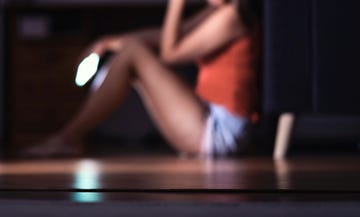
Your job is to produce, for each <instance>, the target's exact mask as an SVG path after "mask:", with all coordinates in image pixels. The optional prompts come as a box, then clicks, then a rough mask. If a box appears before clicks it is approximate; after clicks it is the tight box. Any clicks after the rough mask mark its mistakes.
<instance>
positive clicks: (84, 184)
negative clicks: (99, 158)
mask: <svg viewBox="0 0 360 217" xmlns="http://www.w3.org/2000/svg"><path fill="white" fill-rule="evenodd" d="M99 173H100V167H99V164H98V163H96V161H93V160H83V161H81V162H80V163H79V164H78V165H77V167H76V174H75V180H74V185H73V187H74V188H75V189H82V190H86V189H89V190H91V189H98V188H100V187H101V186H100V182H99V178H100V177H99ZM72 198H73V200H75V201H76V202H99V201H101V200H102V199H103V198H102V195H101V193H98V192H75V193H74V194H73V196H72Z"/></svg>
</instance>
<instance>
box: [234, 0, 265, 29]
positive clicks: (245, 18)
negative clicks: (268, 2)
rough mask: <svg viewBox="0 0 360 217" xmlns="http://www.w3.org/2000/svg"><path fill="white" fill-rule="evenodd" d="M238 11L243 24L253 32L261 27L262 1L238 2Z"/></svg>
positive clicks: (240, 0) (246, 0)
mask: <svg viewBox="0 0 360 217" xmlns="http://www.w3.org/2000/svg"><path fill="white" fill-rule="evenodd" d="M237 6H238V11H239V14H240V16H241V19H242V22H243V23H244V25H245V26H246V28H248V30H250V31H253V30H254V29H255V28H257V27H259V25H260V22H261V19H262V7H263V6H262V0H238V5H237Z"/></svg>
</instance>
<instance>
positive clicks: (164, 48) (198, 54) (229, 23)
mask: <svg viewBox="0 0 360 217" xmlns="http://www.w3.org/2000/svg"><path fill="white" fill-rule="evenodd" d="M185 2H186V1H185V0H170V1H169V5H168V10H167V14H166V18H165V19H166V20H165V23H164V27H163V35H162V43H161V55H162V58H163V59H164V60H165V61H166V62H168V63H173V64H175V63H184V62H190V61H194V60H196V59H199V58H203V57H206V56H208V55H210V54H212V53H213V52H215V51H217V50H218V49H220V48H222V47H223V46H225V45H226V44H227V43H229V42H231V41H232V40H234V39H235V38H237V37H239V36H241V35H243V34H244V33H245V31H244V28H242V24H241V22H240V19H239V16H238V13H237V10H236V7H235V6H234V5H232V4H225V5H222V6H219V7H218V8H217V9H216V11H215V12H214V13H212V14H211V15H210V16H209V17H207V18H206V20H204V21H203V22H201V24H199V25H198V26H197V27H196V28H195V29H193V30H192V31H191V32H189V33H188V34H186V35H184V36H183V37H181V34H180V29H179V26H180V25H181V15H182V11H183V9H184V7H185Z"/></svg>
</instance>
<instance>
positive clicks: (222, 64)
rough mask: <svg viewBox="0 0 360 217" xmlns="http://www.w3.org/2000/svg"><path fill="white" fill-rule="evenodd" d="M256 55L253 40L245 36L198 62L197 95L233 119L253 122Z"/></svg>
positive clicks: (256, 50) (256, 93)
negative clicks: (218, 107) (235, 117)
mask: <svg viewBox="0 0 360 217" xmlns="http://www.w3.org/2000/svg"><path fill="white" fill-rule="evenodd" d="M258 53H259V52H258V46H256V43H255V38H254V37H250V36H245V37H241V38H239V39H237V40H235V41H234V42H232V43H231V44H230V45H228V46H227V47H226V48H225V49H224V50H222V51H220V52H219V53H218V54H216V55H215V56H213V57H211V58H209V59H206V60H201V61H199V69H200V72H199V74H198V80H197V85H196V93H197V94H198V95H199V96H200V97H201V98H202V99H204V100H207V101H209V102H212V103H216V104H220V105H222V106H224V107H225V108H226V109H227V110H228V111H230V112H231V113H233V114H235V115H238V116H242V117H247V118H249V119H251V120H252V121H253V122H256V121H257V119H258V113H257V103H258V90H257V73H256V71H257V65H258V56H259V55H258Z"/></svg>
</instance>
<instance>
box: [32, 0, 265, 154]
mask: <svg viewBox="0 0 360 217" xmlns="http://www.w3.org/2000/svg"><path fill="white" fill-rule="evenodd" d="M186 2H187V1H186V0H169V1H168V6H167V10H166V16H165V20H164V24H163V27H162V28H161V29H145V30H141V31H138V32H133V33H127V34H120V35H110V36H105V37H103V38H101V39H99V40H98V41H96V42H95V43H94V44H93V45H91V46H90V47H89V48H88V50H87V53H97V54H98V55H99V56H101V55H104V53H105V52H107V51H112V52H114V53H115V55H114V57H113V58H112V60H111V64H110V67H109V71H108V73H107V75H106V77H105V79H104V81H103V82H102V84H101V86H100V87H99V88H98V89H96V91H94V92H93V93H91V94H90V95H89V97H88V99H87V100H86V102H85V103H84V105H83V107H82V108H81V109H80V111H79V112H78V113H77V114H76V115H75V116H74V118H73V119H72V120H71V121H70V122H68V123H67V124H66V125H65V126H64V127H63V128H62V129H61V130H59V131H58V132H56V133H55V134H54V135H53V136H51V137H50V138H48V139H47V140H46V141H45V142H43V143H41V144H38V145H35V146H32V147H30V148H29V149H28V150H27V153H28V154H30V155H34V156H42V157H51V156H55V155H59V156H63V155H78V154H81V153H82V152H83V149H84V143H83V141H82V140H83V138H84V136H85V135H86V134H87V133H89V132H90V131H91V130H93V129H94V128H96V127H97V126H98V125H99V124H100V123H101V122H102V121H104V120H105V119H106V118H107V117H108V116H109V115H110V114H111V113H112V112H113V111H114V110H115V109H116V108H117V107H118V105H119V104H121V102H122V101H123V100H124V99H125V98H126V97H127V95H128V93H129V91H130V89H131V88H132V87H133V88H135V89H136V90H137V91H138V92H139V95H140V96H141V98H142V100H143V102H144V104H145V107H146V109H147V111H148V112H149V113H150V116H151V117H152V119H153V120H154V122H155V124H156V126H157V127H158V128H159V130H160V132H161V133H162V135H163V136H164V137H165V138H166V139H167V140H168V141H169V143H170V144H171V145H172V146H173V147H174V148H175V150H177V151H178V152H180V153H186V154H189V155H194V156H228V155H232V154H237V153H241V152H243V150H244V147H245V145H246V143H247V141H248V138H249V135H250V129H251V126H252V125H253V123H254V122H256V119H257V102H258V93H257V65H258V59H259V44H258V43H259V40H258V39H259V37H258V36H259V16H258V14H257V9H258V6H259V5H258V3H259V1H257V0H228V1H226V0H208V1H207V2H208V5H207V7H206V8H204V9H203V10H201V11H200V12H199V13H198V14H196V15H195V16H194V17H192V18H190V19H189V20H187V21H185V22H182V14H183V10H184V8H185V6H186ZM156 50H158V52H156ZM189 62H195V63H196V64H197V65H198V66H199V74H198V80H197V84H196V88H195V90H194V89H193V88H192V87H190V86H189V85H188V84H186V83H185V82H184V81H183V80H182V79H181V78H180V77H179V76H178V75H177V74H176V73H175V72H174V71H172V69H171V68H170V67H169V66H171V65H176V64H184V63H189Z"/></svg>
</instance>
